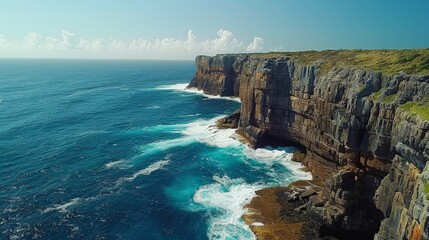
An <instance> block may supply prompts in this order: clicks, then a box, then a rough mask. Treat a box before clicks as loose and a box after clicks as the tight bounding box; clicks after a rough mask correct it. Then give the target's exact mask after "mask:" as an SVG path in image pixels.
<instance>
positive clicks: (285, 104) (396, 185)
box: [189, 50, 429, 240]
mask: <svg viewBox="0 0 429 240" xmlns="http://www.w3.org/2000/svg"><path fill="white" fill-rule="evenodd" d="M415 52H418V53H419V54H426V55H428V57H429V50H421V51H411V50H403V51H390V52H389V51H387V50H383V51H380V52H377V51H366V52H365V51H362V50H360V51H348V50H343V51H327V52H303V53H296V54H294V53H284V54H275V56H272V55H270V54H268V55H264V54H232V55H217V56H214V57H208V56H198V57H197V58H196V65H197V70H196V73H195V76H194V78H193V79H192V81H191V83H190V84H189V87H192V88H197V89H199V90H203V91H204V92H205V93H207V94H214V95H222V96H233V97H239V98H240V100H241V102H242V105H241V109H240V112H239V114H236V117H235V118H234V119H228V120H225V121H224V122H221V123H219V124H220V125H223V127H235V126H237V127H238V130H237V132H238V133H240V134H241V135H243V136H244V138H245V139H246V141H248V142H250V143H251V144H252V145H253V146H254V147H261V146H265V145H272V144H273V143H275V145H285V146H290V145H292V146H297V147H298V148H299V149H301V150H302V152H303V153H305V156H304V157H302V158H301V162H302V163H303V164H304V165H305V166H307V167H308V169H309V171H311V173H312V174H313V177H314V181H316V182H318V183H320V186H322V187H323V189H321V190H320V191H316V190H314V188H313V190H314V191H315V192H317V194H315V195H313V196H309V198H308V201H307V202H306V203H303V202H300V201H301V200H300V201H298V202H297V203H296V204H295V203H294V204H295V205H294V204H289V203H290V201H287V200H286V201H284V199H285V197H284V195H285V192H288V191H289V192H290V191H298V192H299V191H301V190H299V189H298V188H295V189H294V185H293V184H292V185H291V186H289V188H276V189H267V190H262V191H259V192H258V195H260V196H261V197H256V198H255V200H254V202H253V201H252V203H251V204H250V205H249V207H251V208H252V209H258V210H259V211H260V216H268V215H271V216H272V217H271V219H273V220H272V221H273V224H272V225H273V226H279V227H274V228H273V229H280V230H281V229H283V227H280V226H282V225H278V224H280V222H284V223H287V224H289V227H290V229H291V230H290V231H291V234H292V232H294V233H293V234H295V235H293V236H298V235H297V234H301V233H297V232H296V231H297V230H296V229H298V228H297V226H298V225H299V224H301V223H302V226H307V225H308V224H307V223H306V221H305V220H302V221H301V220H300V221H298V222H294V221H292V220H293V219H292V220H290V221H289V222H288V221H283V220H285V219H287V217H285V215H282V214H281V213H282V211H283V212H284V211H286V212H288V213H289V214H290V215H291V216H293V215H294V214H292V213H293V212H292V211H290V210H291V209H293V210H294V211H295V209H296V207H297V206H296V205H298V204H300V206H298V207H300V209H301V210H302V211H301V210H300V211H301V212H302V213H303V212H306V213H307V215H309V216H311V217H310V221H309V223H310V225H311V227H310V229H311V231H304V232H307V233H308V234H310V233H311V232H314V230H318V231H317V232H318V233H316V235H318V236H317V237H320V238H324V237H329V236H333V237H336V238H338V239H352V237H356V239H373V238H374V237H375V238H376V239H378V240H384V239H386V240H387V239H418V240H424V239H429V197H428V195H429V164H427V162H428V161H429V75H418V74H414V75H413V74H407V73H404V72H400V73H399V71H398V73H397V74H392V73H386V72H383V71H381V70H380V71H377V70H371V69H368V68H364V69H359V67H362V66H368V65H367V64H365V63H364V64H362V63H360V65H358V66H359V67H354V66H353V65H351V66H346V65H343V64H340V62H339V61H341V58H338V56H343V55H344V56H348V57H349V58H350V57H352V58H353V56H354V55H359V56H361V57H362V58H365V59H367V60H366V61H368V62H371V63H377V64H378V65H377V64H373V65H374V66H379V65H380V66H383V64H385V62H383V61H385V60H387V59H371V57H373V56H378V55H383V54H384V55H386V56H390V58H389V59H388V60H389V61H390V60H391V59H394V58H392V57H391V56H396V55H397V57H398V59H397V61H396V60H395V61H396V62H395V64H396V65H391V66H400V64H398V62H400V61H402V60H401V59H402V58H401V57H403V56H408V55H409V54H411V53H412V54H415ZM395 54H396V55H395ZM320 56H322V57H323V58H319V57H320ZM309 60H311V61H309ZM377 61H379V63H378V62H377ZM346 62H347V63H353V61H351V60H350V59H347V61H346ZM389 69H390V67H389ZM410 69H412V68H410ZM427 70H428V69H427ZM312 184H313V183H312ZM309 186H311V185H310V183H309V185H307V186H306V188H304V189H302V191H301V192H302V193H301V194H303V193H304V192H306V191H307V190H309V189H308V187H309ZM286 195H290V193H287V194H286ZM315 196H317V197H315ZM316 198H317V199H316ZM258 199H259V200H258ZM261 199H263V200H261ZM282 199H283V200H282ZM298 199H300V198H298ZM285 202H287V204H285ZM266 203H271V204H272V206H271V207H267V206H268V205H267V206H265V204H266ZM288 204H289V205H288ZM303 204H306V205H305V207H304V206H303ZM271 208H272V209H278V212H279V213H280V214H277V216H274V215H275V214H274V212H276V211H277V210H276V211H272V210H270V209H271ZM279 209H280V210H279ZM282 209H283V210H282ZM285 209H286V210H285ZM255 211H256V210H255ZM268 213H270V214H268ZM267 214H268V215H267ZM273 214H274V215H273ZM301 215H304V214H301ZM301 215H300V216H301ZM253 218H255V219H253ZM245 219H246V221H248V222H249V223H250V224H252V223H254V221H257V220H261V221H262V220H263V219H259V218H257V217H256V215H255V216H253V217H250V216H247V217H246V216H245ZM264 219H265V220H266V221H267V219H268V218H264ZM277 220H278V221H280V222H278V221H277ZM298 223H299V224H298ZM261 224H262V222H261V223H258V224H256V225H261ZM290 224H295V225H290ZM292 226H293V227H292ZM251 228H252V229H253V230H254V232H255V233H256V234H258V232H259V233H260V232H264V231H265V232H269V231H268V230H267V229H269V228H267V227H266V223H265V222H264V227H262V226H255V225H251ZM286 228H287V227H286ZM262 229H265V230H262ZM293 229H295V230H293ZM301 229H305V228H301ZM280 230H279V231H280ZM273 231H274V230H273ZM276 231H277V230H275V231H274V232H276ZM300 231H301V230H300ZM270 234H271V233H270ZM304 235H305V234H304ZM304 235H303V236H304ZM267 236H271V237H266V238H262V237H260V238H261V239H282V238H281V236H283V235H282V234H281V233H278V234H274V233H273V234H271V235H267ZM291 239H293V238H291ZM298 239H299V238H298ZM304 239H305V238H304ZM307 239H312V238H310V237H308V238H307Z"/></svg>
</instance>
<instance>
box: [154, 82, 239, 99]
mask: <svg viewBox="0 0 429 240" xmlns="http://www.w3.org/2000/svg"><path fill="white" fill-rule="evenodd" d="M188 85H189V84H188V83H177V84H172V85H162V86H159V87H157V88H156V89H158V90H172V91H179V92H187V93H194V94H199V95H203V96H204V97H206V98H208V99H224V100H229V101H236V102H239V103H241V100H240V98H237V97H222V96H219V95H208V94H205V93H204V92H203V91H202V90H198V89H196V88H187V86H188Z"/></svg>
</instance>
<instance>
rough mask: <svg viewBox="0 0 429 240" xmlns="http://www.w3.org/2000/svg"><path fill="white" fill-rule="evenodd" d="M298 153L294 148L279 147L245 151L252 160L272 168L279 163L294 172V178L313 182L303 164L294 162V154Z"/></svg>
mask: <svg viewBox="0 0 429 240" xmlns="http://www.w3.org/2000/svg"><path fill="white" fill-rule="evenodd" d="M295 151H296V149H295V148H293V147H278V148H271V147H266V148H257V149H251V148H248V147H246V148H245V150H244V151H243V153H244V155H245V156H246V157H248V158H250V159H253V160H256V161H258V162H260V163H263V164H265V165H267V167H269V168H271V167H272V166H273V164H274V163H278V164H281V165H283V166H284V167H286V168H287V169H289V170H290V171H292V173H293V177H294V178H297V179H302V180H311V179H312V175H311V173H310V172H306V171H302V168H303V166H302V164H301V163H298V162H294V161H292V157H293V153H294V152H295Z"/></svg>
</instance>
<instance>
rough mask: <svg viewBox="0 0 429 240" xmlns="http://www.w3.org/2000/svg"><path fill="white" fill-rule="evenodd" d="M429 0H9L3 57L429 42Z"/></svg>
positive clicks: (3, 7)
mask: <svg viewBox="0 0 429 240" xmlns="http://www.w3.org/2000/svg"><path fill="white" fill-rule="evenodd" d="M428 11H429V1H428V0H409V1H405V0H271V1H260V0H247V1H246V0H216V1H203V0H181V1H173V0H170V1H166V0H157V1H145V0H127V1H119V0H115V1H114V0H85V1H84V0H73V1H72V0H63V1H58V0H55V1H54V0H40V1H33V0H13V1H12V0H8V1H7V0H4V1H1V2H0V16H1V20H0V57H30V58H33V57H40V58H141V59H193V58H194V57H195V55H198V54H209V55H212V54H216V53H228V52H255V51H258V52H259V51H263V52H267V51H296V50H323V49H356V48H362V49H379V48H384V49H398V48H399V49H402V48H427V47H429V18H428V17H427V16H428V15H427V13H428Z"/></svg>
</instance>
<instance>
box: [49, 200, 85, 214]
mask: <svg viewBox="0 0 429 240" xmlns="http://www.w3.org/2000/svg"><path fill="white" fill-rule="evenodd" d="M80 202H81V198H73V199H72V200H70V201H68V202H66V203H63V204H57V205H55V207H50V208H47V209H45V211H44V212H50V211H59V212H67V208H69V207H71V206H74V205H76V204H79V203H80Z"/></svg>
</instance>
